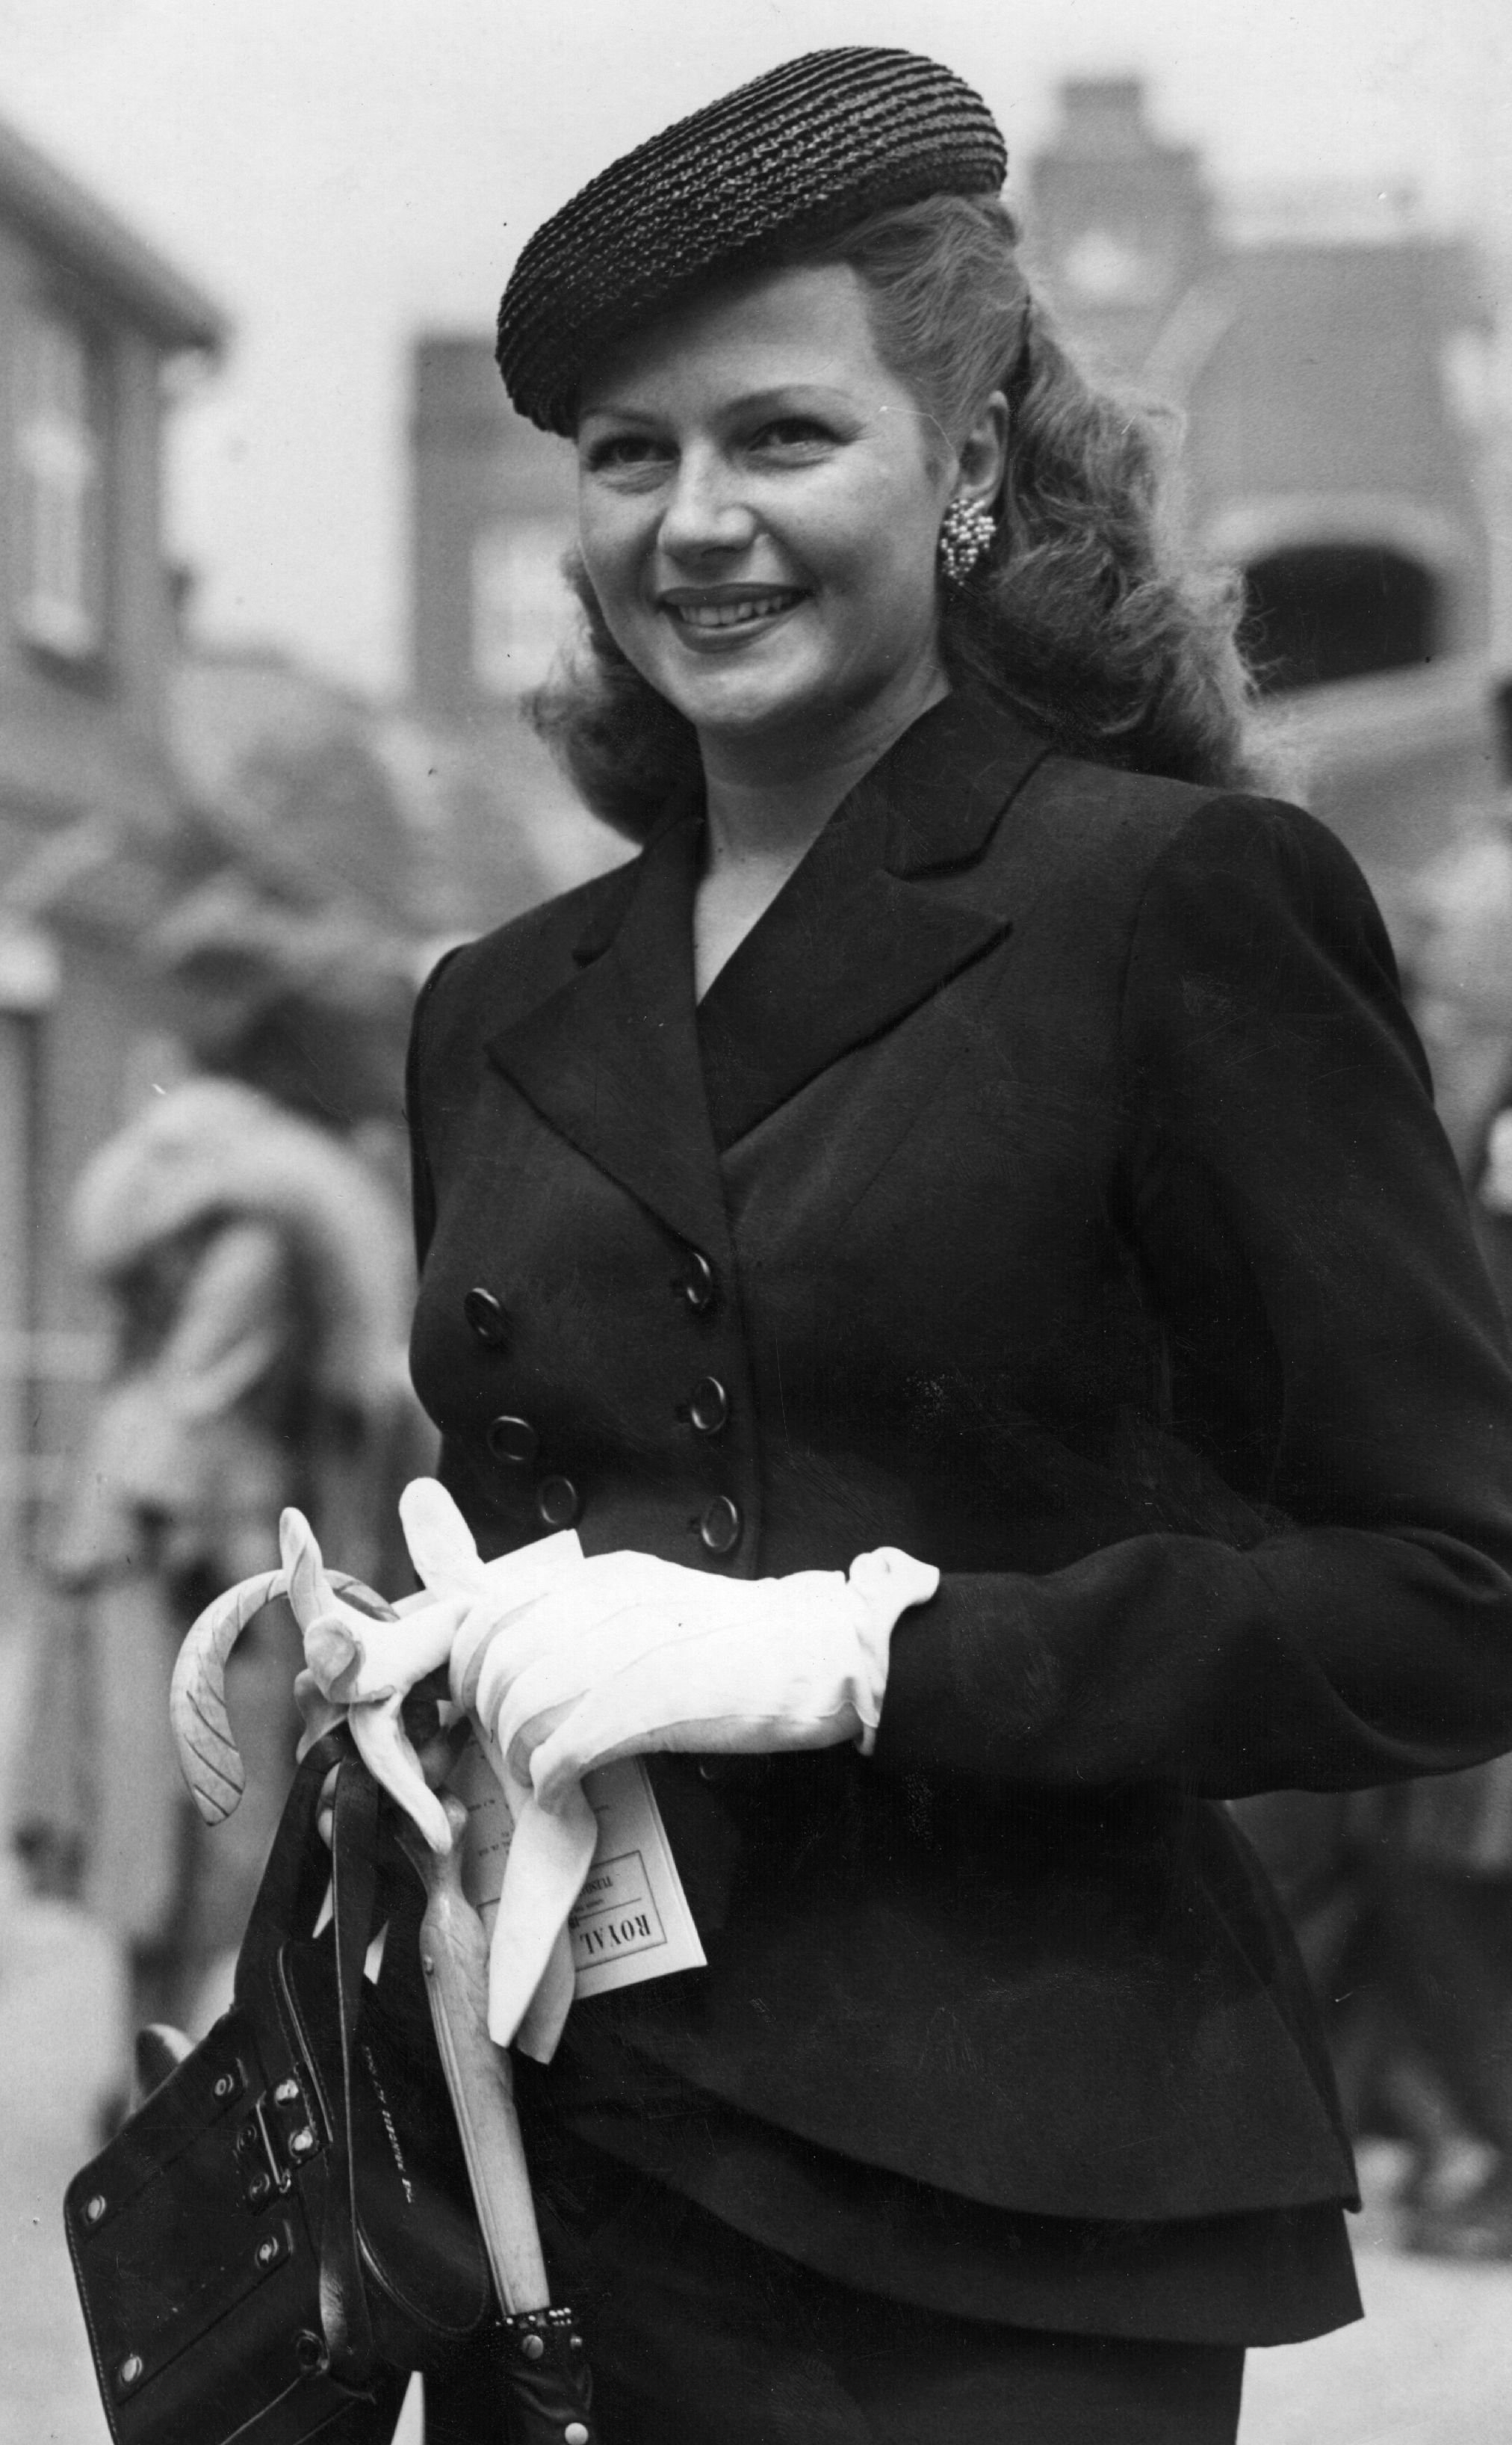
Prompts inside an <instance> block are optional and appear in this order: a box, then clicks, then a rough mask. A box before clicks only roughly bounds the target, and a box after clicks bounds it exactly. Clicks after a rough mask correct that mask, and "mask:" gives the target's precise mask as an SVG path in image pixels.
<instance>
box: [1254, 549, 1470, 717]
mask: <svg viewBox="0 0 1512 2445" xmlns="http://www.w3.org/2000/svg"><path fill="white" fill-rule="evenodd" d="M1244 603H1245V609H1244V625H1243V630H1242V644H1243V647H1244V651H1245V654H1246V656H1247V657H1248V659H1249V662H1250V665H1251V667H1252V669H1253V670H1254V672H1255V675H1256V678H1257V680H1258V681H1259V683H1260V690H1261V693H1262V694H1263V695H1266V696H1274V695H1279V693H1280V691H1281V690H1282V689H1283V688H1306V687H1321V686H1324V685H1326V684H1328V683H1329V682H1330V681H1335V680H1354V679H1364V678H1366V677H1367V676H1368V675H1369V674H1370V673H1371V672H1372V671H1400V670H1411V669H1415V668H1419V667H1421V665H1422V664H1424V663H1429V662H1431V661H1432V659H1433V656H1434V654H1435V652H1436V651H1437V650H1438V629H1439V617H1438V611H1439V605H1438V587H1437V583H1436V581H1435V579H1434V578H1433V576H1432V574H1431V572H1430V571H1429V570H1428V569H1425V568H1424V567H1423V565H1422V563H1421V562H1420V561H1416V560H1411V559H1409V557H1408V556H1407V554H1406V553H1404V552H1399V551H1390V550H1388V549H1387V548H1386V547H1385V546H1384V545H1379V544H1301V545H1297V546H1295V547H1293V548H1292V549H1291V550H1289V551H1277V552H1272V553H1269V554H1267V555H1266V557H1265V558H1263V559H1260V560H1255V561H1252V562H1251V563H1250V565H1249V567H1248V568H1247V569H1246V570H1245V571H1244Z"/></svg>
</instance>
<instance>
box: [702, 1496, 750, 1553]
mask: <svg viewBox="0 0 1512 2445" xmlns="http://www.w3.org/2000/svg"><path fill="white" fill-rule="evenodd" d="M739 1541H740V1514H739V1511H738V1509H737V1506H736V1504H735V1503H733V1502H731V1500H730V1498H729V1496H728V1495H727V1494H717V1495H716V1496H715V1498H714V1501H713V1502H711V1503H710V1505H709V1507H708V1509H707V1510H706V1511H705V1513H704V1515H703V1517H702V1519H701V1520H700V1521H699V1542H700V1544H701V1545H703V1546H705V1547H706V1548H707V1549H708V1551H709V1552H710V1553H711V1554H729V1553H733V1552H734V1550H735V1548H736V1546H737V1544H738V1543H739Z"/></svg>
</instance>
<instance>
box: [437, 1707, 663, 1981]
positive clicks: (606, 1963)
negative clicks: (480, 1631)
mask: <svg viewBox="0 0 1512 2445" xmlns="http://www.w3.org/2000/svg"><path fill="white" fill-rule="evenodd" d="M449 1781H450V1783H451V1787H452V1789H453V1790H454V1791H455V1792H456V1793H457V1798H458V1799H459V1800H461V1801H464V1802H465V1803H466V1807H467V1832H466V1835H465V1836H464V1838H463V1844H462V1890H463V1892H464V1893H465V1894H466V1895H467V1898H468V1900H469V1901H470V1902H471V1903H472V1905H473V1907H474V1909H475V1910H476V1912H477V1913H479V1915H480V1917H481V1918H482V1921H483V1927H484V1932H486V1933H487V1934H488V1935H490V1936H492V1934H493V1932H494V1920H495V1915H496V1913H497V1911H498V1897H499V1892H500V1889H501V1887H502V1885H503V1882H504V1862H505V1860H506V1858H507V1857H509V1847H510V1837H511V1834H512V1833H513V1821H512V1820H511V1817H510V1804H509V1801H507V1800H506V1798H505V1796H504V1791H503V1787H502V1785H501V1784H500V1782H499V1780H498V1777H497V1776H496V1775H495V1772H494V1769H493V1767H492V1766H491V1765H490V1764H489V1762H488V1759H487V1758H486V1757H485V1755H484V1754H483V1751H482V1749H481V1748H480V1747H479V1745H478V1744H477V1741H476V1737H475V1738H473V1739H470V1740H469V1741H468V1744H467V1745H466V1747H465V1748H464V1749H463V1751H462V1754H461V1757H460V1758H459V1760H458V1761H457V1765H456V1766H455V1767H454V1768H453V1770H452V1773H451V1776H450V1777H449ZM583 1788H584V1791H585V1792H586V1793H587V1795H588V1803H589V1805H590V1806H591V1808H592V1810H593V1814H594V1816H595V1817H596V1818H597V1820H598V1828H599V1838H598V1842H597V1844H596V1846H595V1848H594V1852H593V1861H592V1865H591V1866H590V1867H589V1869H588V1875H587V1876H586V1877H585V1878H584V1880H583V1890H582V1892H581V1893H580V1894H579V1895H578V1898H577V1903H576V1906H575V1907H574V1909H573V1912H572V1914H571V1916H570V1918H569V1920H568V1928H569V1932H570V1935H571V1940H572V1967H573V1970H574V1972H575V1977H574V1981H573V1991H574V1993H575V1994H577V1995H579V1996H583V1995H602V1994H604V1993H606V1992H607V1990H608V1989H609V1988H612V1987H634V1986H637V1985H638V1984H639V1983H640V1981H641V1980H642V1979H644V1978H664V1977H666V1976H667V1975H668V1974H669V1973H670V1972H671V1971H672V1970H674V1969H701V1968H702V1967H703V1964H704V1960H705V1958H706V1956H705V1954H704V1950H703V1947H702V1945H701V1944H700V1941H699V1931H698V1928H697V1927H696V1925H695V1924H694V1919H693V1913H692V1912H691V1911H690V1910H689V1908H688V1904H687V1896H686V1894H684V1893H683V1890H682V1879H681V1876H679V1874H678V1869H677V1861H676V1860H675V1859H674V1858H673V1857H672V1846H671V1844H670V1843H669V1842H668V1840H667V1838H666V1828H665V1827H664V1825H663V1822H662V1811H661V1810H660V1808H659V1807H658V1806H657V1804H656V1794H655V1792H654V1791H653V1790H652V1788H651V1782H650V1777H649V1776H648V1775H647V1773H646V1771H645V1767H644V1764H642V1762H641V1760H640V1759H639V1758H621V1759H620V1760H619V1761H618V1763H617V1764H614V1765H606V1766H600V1767H599V1768H598V1770H597V1772H596V1773H593V1774H590V1775H587V1776H585V1778H584V1782H583Z"/></svg>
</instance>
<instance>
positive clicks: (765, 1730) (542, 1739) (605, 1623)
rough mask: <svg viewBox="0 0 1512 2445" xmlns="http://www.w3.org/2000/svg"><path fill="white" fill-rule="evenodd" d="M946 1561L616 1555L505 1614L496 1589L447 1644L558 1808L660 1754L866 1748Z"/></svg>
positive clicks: (485, 1720)
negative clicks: (843, 1565)
mask: <svg viewBox="0 0 1512 2445" xmlns="http://www.w3.org/2000/svg"><path fill="white" fill-rule="evenodd" d="M939 1584H940V1574H939V1572H938V1571H937V1570H936V1569H935V1568H934V1567H933V1566H932V1565H931V1564H929V1563H925V1562H916V1561H915V1560H913V1559H912V1558H911V1557H910V1556H909V1555H907V1554H903V1553H900V1552H898V1551H897V1550H896V1548H893V1547H883V1548H882V1549H880V1550H879V1551H878V1552H876V1553H873V1554H863V1555H862V1556H861V1557H860V1558H859V1559H858V1560H857V1561H856V1562H854V1563H852V1565H851V1567H850V1570H849V1574H847V1573H843V1572H840V1571H795V1572H793V1573H791V1574H790V1575H789V1576H788V1577H783V1578H775V1579H726V1578H722V1577H715V1576H714V1575H713V1574H711V1573H707V1572H703V1571H695V1570H689V1569H687V1568H685V1567H684V1566H683V1565H682V1564H681V1563H677V1562H663V1561H659V1560H657V1559H656V1558H655V1557H654V1556H652V1555H649V1554H634V1553H621V1554H607V1555H601V1556H599V1557H598V1558H596V1559H593V1560H590V1561H587V1562H584V1563H583V1564H582V1565H581V1566H580V1567H579V1568H578V1569H577V1570H575V1571H572V1572H570V1573H568V1574H565V1575H564V1576H563V1577H560V1578H559V1579H558V1580H557V1581H556V1582H555V1584H554V1585H552V1586H551V1587H549V1588H548V1589H547V1590H546V1591H545V1593H544V1594H542V1595H540V1596H536V1597H535V1598H534V1600H533V1601H532V1602H531V1603H529V1604H528V1605H526V1606H525V1607H523V1609H521V1608H512V1609H511V1611H510V1612H509V1614H508V1615H507V1616H506V1617H504V1618H502V1619H501V1618H500V1616H499V1614H498V1611H497V1609H496V1608H494V1609H492V1610H491V1607H490V1603H489V1599H488V1597H487V1596H484V1597H482V1598H481V1599H480V1600H479V1601H478V1602H476V1603H475V1605H474V1606H473V1607H472V1608H471V1610H470V1611H469V1613H468V1614H467V1615H466V1616H465V1617H464V1619H463V1621H462V1623H461V1626H460V1628H459V1630H458V1632H457V1638H456V1641H455V1643H454V1647H453V1652H452V1693H453V1695H454V1697H456V1698H457V1699H458V1700H459V1702H460V1703H461V1704H463V1705H465V1706H467V1707H469V1708H471V1710H472V1711H473V1712H474V1714H475V1715H476V1719H477V1721H478V1722H479V1723H480V1724H481V1725H482V1726H483V1727H484V1728H485V1730H486V1731H488V1732H489V1733H490V1734H491V1735H492V1736H493V1738H494V1740H495V1744H496V1745H497V1747H498V1749H499V1750H500V1751H501V1753H502V1754H503V1756H504V1757H505V1759H506V1760H507V1761H508V1764H509V1766H510V1768H511V1770H512V1771H513V1773H515V1774H517V1775H519V1776H520V1778H521V1779H522V1780H523V1779H524V1778H525V1776H526V1775H527V1774H528V1775H529V1778H530V1781H531V1783H532V1787H533V1789H534V1792H535V1796H536V1798H537V1800H538V1801H540V1802H541V1803H542V1805H543V1806H544V1807H547V1808H552V1807H555V1806H556V1805H558V1804H559V1802H560V1801H561V1800H562V1799H563V1797H564V1796H565V1795H566V1794H567V1793H568V1792H569V1791H570V1790H571V1788H572V1787H573V1786H574V1785H575V1784H576V1783H577V1782H579V1781H580V1780H581V1778H582V1777H583V1776H584V1775H585V1774H588V1773H589V1772H591V1770H592V1769H593V1768H594V1767H595V1766H600V1765H607V1764H611V1763H612V1761H613V1760H614V1759H616V1758H622V1757H629V1756H632V1755H641V1754H645V1753H647V1752H650V1751H654V1750H664V1749H690V1750H697V1751H725V1752H746V1753H760V1752H766V1751H772V1750H781V1749H813V1748H828V1747H831V1746H833V1745H835V1744H837V1743H839V1742H842V1741H855V1742H857V1743H858V1745H859V1746H860V1747H861V1749H862V1750H863V1752H864V1753H866V1754H868V1755H869V1753H870V1750H871V1748H872V1746H873V1745H874V1742H875V1738H876V1727H877V1723H878V1720H879V1718H880V1715H881V1710H882V1698H883V1692H884V1690H885V1689H886V1687H887V1656H888V1648H889V1643H890V1641H891V1637H892V1633H893V1629H894V1627H895V1625H896V1623H897V1620H898V1617H899V1615H900V1614H902V1613H904V1612H905V1610H906V1608H907V1607H908V1606H909V1605H915V1604H923V1603H924V1602H925V1601H926V1600H927V1599H928V1598H929V1597H930V1596H933V1595H934V1593H935V1590H936V1588H937V1587H938V1586H939Z"/></svg>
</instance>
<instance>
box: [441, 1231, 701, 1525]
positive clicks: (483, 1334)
mask: <svg viewBox="0 0 1512 2445" xmlns="http://www.w3.org/2000/svg"><path fill="white" fill-rule="evenodd" d="M672 1288H673V1291H674V1293H675V1294H676V1295H677V1297H680V1298H681V1299H682V1300H683V1301H684V1303H685V1304H686V1305H687V1306H688V1307H689V1308H691V1309H692V1311H693V1313H694V1314H695V1315H696V1316H700V1315H702V1314H703V1313H704V1311H705V1310H706V1309H708V1308H710V1307H712V1305H713V1303H714V1296H715V1280H714V1268H713V1266H712V1265H711V1264H710V1262H709V1260H708V1259H707V1257H705V1256H704V1255H703V1253H702V1251H701V1250H700V1249H698V1248H689V1249H688V1250H687V1251H686V1252H685V1256H684V1261H683V1269H682V1271H681V1273H680V1274H678V1275H676V1276H675V1277H674V1278H673V1282H672ZM462 1314H463V1316H465V1318H466V1320H467V1323H468V1326H469V1328H470V1330H471V1331H472V1333H473V1334H475V1336H476V1339H477V1340H479V1341H480V1342H482V1343H483V1345H484V1347H485V1349H489V1350H501V1349H502V1348H503V1346H504V1344H505V1343H506V1342H507V1341H508V1339H509V1332H510V1324H509V1314H508V1311H507V1309H506V1308H505V1306H504V1304H503V1302H502V1300H500V1299H498V1298H495V1295H494V1293H493V1292H492V1291H489V1290H484V1289H483V1288H481V1286H479V1287H476V1288H475V1289H473V1290H470V1291H468V1292H467V1293H466V1295H465V1297H463V1300H462ZM679 1415H680V1416H682V1417H685V1418H686V1420H687V1422H688V1424H689V1425H690V1426H691V1427H692V1428H693V1429H694V1431H695V1433H697V1434H700V1435H717V1434H718V1433H719V1431H720V1429H721V1428H722V1427H724V1426H725V1424H726V1423H727V1421H728V1419H729V1415H730V1396H729V1394H728V1392H727V1391H726V1390H725V1389H724V1386H723V1385H722V1384H721V1383H720V1381H719V1377H718V1376H717V1375H702V1376H700V1379H699V1381H698V1382H697V1383H696V1384H695V1385H694V1387H693V1390H692V1391H691V1392H690V1393H689V1395H688V1400H687V1405H686V1408H685V1409H680V1411H679ZM487 1441H488V1447H489V1450H490V1451H491V1452H492V1453H493V1455H494V1458H495V1460H496V1461H498V1462H499V1463H500V1464H501V1465H503V1466H504V1467H506V1468H520V1469H525V1468H532V1467H533V1466H534V1464H535V1461H536V1458H537V1456H538V1454H539V1452H540V1447H541V1438H540V1435H539V1433H538V1432H537V1430H536V1428H534V1427H533V1426H532V1423H531V1421H530V1419H529V1418H517V1417H511V1416H502V1417H497V1418H495V1419H494V1421H493V1422H492V1424H491V1425H490V1427H489V1428H488V1434H487ZM582 1508H583V1499H582V1496H581V1495H580V1494H579V1492H578V1489H577V1487H576V1486H575V1485H574V1484H573V1483H572V1480H571V1479H570V1478H569V1477H561V1476H551V1477H543V1478H542V1480H541V1482H540V1484H539V1485H538V1486H537V1487H536V1489H535V1513H536V1518H537V1519H538V1520H539V1521H541V1522H542V1524H543V1526H545V1527H547V1528H570V1527H571V1525H572V1523H573V1521H575V1520H576V1519H577V1518H578V1515H579V1513H580V1512H581V1511H582ZM694 1524H695V1525H696V1527H697V1530H698V1535H699V1540H700V1543H701V1544H702V1545H703V1547H704V1548H705V1550H706V1551H707V1552H708V1553H711V1554H728V1553H731V1552H733V1551H734V1549H735V1547H736V1545H737V1543H738V1542H739V1538H740V1530H741V1527H742V1526H743V1524H744V1523H743V1521H742V1520H741V1517H740V1507H739V1505H738V1503H737V1502H732V1501H731V1500H730V1497H729V1496H728V1495H727V1494H719V1495H716V1496H715V1498H714V1500H713V1502H709V1503H707V1504H706V1505H705V1506H704V1509H703V1511H702V1512H701V1513H700V1516H699V1519H698V1520H697V1521H696V1522H695V1523H694Z"/></svg>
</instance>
